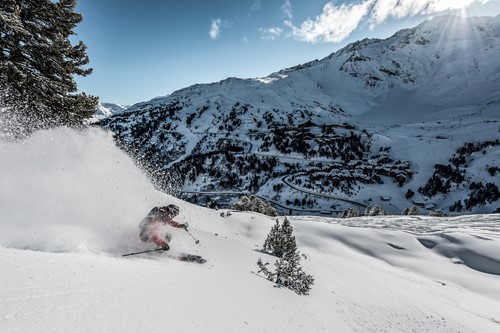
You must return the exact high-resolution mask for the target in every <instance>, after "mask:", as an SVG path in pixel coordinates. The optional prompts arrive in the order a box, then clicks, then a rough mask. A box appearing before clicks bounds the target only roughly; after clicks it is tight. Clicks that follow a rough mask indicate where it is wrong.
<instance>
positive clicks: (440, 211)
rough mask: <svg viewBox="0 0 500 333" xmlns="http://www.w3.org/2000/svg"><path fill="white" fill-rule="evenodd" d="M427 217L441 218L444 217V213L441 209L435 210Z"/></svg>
mask: <svg viewBox="0 0 500 333" xmlns="http://www.w3.org/2000/svg"><path fill="white" fill-rule="evenodd" d="M429 216H433V217H443V216H444V213H443V211H442V210H441V209H438V210H435V211H431V212H430V213H429Z"/></svg>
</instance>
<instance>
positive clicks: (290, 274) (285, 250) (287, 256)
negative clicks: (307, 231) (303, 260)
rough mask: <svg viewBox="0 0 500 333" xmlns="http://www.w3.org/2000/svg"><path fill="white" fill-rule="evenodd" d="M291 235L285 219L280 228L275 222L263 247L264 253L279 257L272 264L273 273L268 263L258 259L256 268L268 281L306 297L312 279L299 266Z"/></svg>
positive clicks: (298, 258)
mask: <svg viewBox="0 0 500 333" xmlns="http://www.w3.org/2000/svg"><path fill="white" fill-rule="evenodd" d="M292 233H293V227H292V225H291V224H290V221H289V220H288V219H287V218H285V220H284V221H283V224H282V226H281V227H280V225H279V221H278V220H276V224H275V225H274V226H273V227H272V229H271V231H270V232H269V234H268V235H267V238H266V240H265V241H264V246H263V250H264V251H266V252H268V253H271V254H274V255H276V256H277V257H279V259H278V260H277V261H276V262H275V263H274V267H275V271H274V272H273V271H271V270H270V269H269V268H268V265H269V263H267V262H266V263H264V262H263V261H262V259H260V258H259V260H258V261H257V266H259V273H261V274H263V275H264V276H265V277H266V278H267V279H268V280H270V281H273V282H276V283H278V284H280V285H283V286H285V287H287V288H289V289H291V290H293V291H295V292H296V293H297V294H299V295H307V294H308V293H309V290H310V289H311V287H312V285H313V284H314V278H313V277H312V276H311V275H308V274H306V273H305V272H304V271H303V270H302V267H301V266H300V253H299V252H298V251H297V243H296V241H295V236H293V235H292Z"/></svg>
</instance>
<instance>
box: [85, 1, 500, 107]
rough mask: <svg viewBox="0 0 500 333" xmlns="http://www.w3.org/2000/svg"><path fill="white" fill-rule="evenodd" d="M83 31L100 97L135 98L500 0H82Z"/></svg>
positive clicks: (289, 62) (484, 11)
mask: <svg viewBox="0 0 500 333" xmlns="http://www.w3.org/2000/svg"><path fill="white" fill-rule="evenodd" d="M77 11H79V12H80V13H82V14H83V15H84V19H83V22H82V23H80V25H79V26H78V27H77V29H76V33H77V35H78V36H77V37H76V38H77V39H80V40H82V41H84V42H85V43H86V44H87V46H88V54H89V56H90V61H91V62H90V67H92V68H93V69H94V72H93V73H92V74H91V75H90V76H88V77H86V78H77V82H78V85H79V88H80V90H81V91H85V92H87V93H90V94H93V95H96V96H99V97H100V100H101V102H114V103H121V104H133V103H137V102H142V101H146V100H149V99H151V98H154V97H157V96H163V95H167V94H170V93H172V92H173V91H175V90H178V89H181V88H184V87H187V86H190V85H192V84H196V83H209V82H216V81H219V80H222V79H224V78H227V77H231V76H233V77H242V78H248V77H261V76H267V75H269V74H271V73H272V72H275V71H278V70H280V69H283V68H286V67H290V66H294V65H297V64H300V63H304V62H307V61H311V60H314V59H321V58H323V57H326V56H327V55H329V54H330V53H332V52H334V51H336V50H338V49H339V48H341V47H342V46H345V45H346V44H347V43H349V42H353V41H355V40H358V39H361V38H365V37H369V38H372V37H377V38H385V37H389V36H390V35H392V34H393V33H394V32H396V31H397V30H399V29H402V28H406V27H412V26H415V25H417V24H419V23H420V22H422V21H423V20H425V19H426V18H428V17H429V16H433V15H442V14H449V13H455V14H458V15H492V16H495V15H498V14H500V0H356V1H352V0H351V1H348V0H334V1H327V0H233V1H222V0H211V1H206V0H205V1H203V0H183V1H165V0H142V1H137V0H80V1H79V4H78V7H77Z"/></svg>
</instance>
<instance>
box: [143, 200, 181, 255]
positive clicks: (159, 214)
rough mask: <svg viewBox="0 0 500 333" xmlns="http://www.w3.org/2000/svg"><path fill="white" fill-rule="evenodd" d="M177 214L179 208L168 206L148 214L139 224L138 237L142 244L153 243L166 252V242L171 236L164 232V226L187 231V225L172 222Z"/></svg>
mask: <svg viewBox="0 0 500 333" xmlns="http://www.w3.org/2000/svg"><path fill="white" fill-rule="evenodd" d="M178 214H179V207H177V206H176V205H168V206H164V207H154V208H153V209H152V210H151V211H150V212H149V214H148V215H147V216H146V217H145V218H144V219H143V220H142V221H141V223H140V224H139V228H140V230H141V231H140V234H139V237H140V239H141V241H143V242H153V243H155V244H156V245H158V247H159V248H161V249H162V250H164V251H168V250H169V249H170V246H168V242H170V240H171V239H172V234H170V233H169V232H167V230H165V228H164V226H165V225H167V224H168V225H170V226H172V227H174V228H183V229H186V230H187V227H188V224H187V223H185V224H182V223H178V222H175V221H174V220H173V218H174V217H176V216H177V215H178Z"/></svg>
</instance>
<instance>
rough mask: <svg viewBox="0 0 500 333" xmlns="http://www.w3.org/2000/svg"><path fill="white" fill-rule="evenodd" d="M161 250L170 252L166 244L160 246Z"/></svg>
mask: <svg viewBox="0 0 500 333" xmlns="http://www.w3.org/2000/svg"><path fill="white" fill-rule="evenodd" d="M161 249H162V251H168V250H170V246H168V244H164V245H162V246H161Z"/></svg>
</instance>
